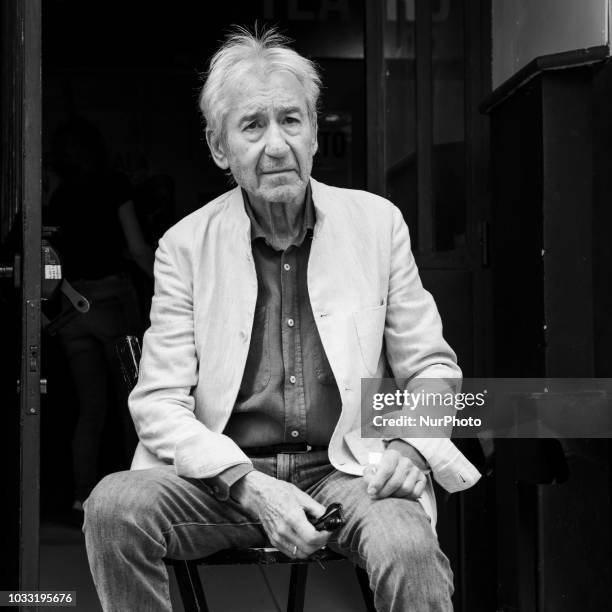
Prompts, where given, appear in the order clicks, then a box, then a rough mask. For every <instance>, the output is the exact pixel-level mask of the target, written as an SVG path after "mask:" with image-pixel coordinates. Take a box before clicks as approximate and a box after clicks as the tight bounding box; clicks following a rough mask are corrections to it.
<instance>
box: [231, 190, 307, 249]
mask: <svg viewBox="0 0 612 612" xmlns="http://www.w3.org/2000/svg"><path fill="white" fill-rule="evenodd" d="M240 191H241V192H242V199H243V201H244V209H245V211H246V214H247V215H248V217H249V220H250V221H251V242H253V241H254V240H256V239H257V238H263V239H264V240H265V241H266V243H267V244H270V242H269V236H268V235H267V234H266V232H265V230H264V229H263V228H262V227H261V225H260V223H259V221H257V217H256V216H255V211H254V210H253V207H252V206H251V202H250V200H249V194H248V193H247V192H246V191H245V190H244V189H241V190H240ZM315 223H316V212H315V207H314V203H313V201H312V189H311V188H310V181H308V186H307V187H306V194H305V197H304V215H303V217H302V227H301V228H300V232H299V233H298V235H297V237H296V239H295V241H294V244H296V245H300V244H301V243H302V242H303V240H304V237H305V236H312V233H313V231H314V226H315Z"/></svg>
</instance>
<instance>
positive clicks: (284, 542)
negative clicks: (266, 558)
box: [272, 539, 308, 559]
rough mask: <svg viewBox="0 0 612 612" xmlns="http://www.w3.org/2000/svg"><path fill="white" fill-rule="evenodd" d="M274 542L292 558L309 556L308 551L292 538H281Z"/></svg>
mask: <svg viewBox="0 0 612 612" xmlns="http://www.w3.org/2000/svg"><path fill="white" fill-rule="evenodd" d="M272 544H273V545H274V547H275V548H278V550H280V551H281V552H282V553H283V554H284V555H286V556H287V557H290V558H291V559H306V557H308V553H307V552H305V551H304V550H303V549H302V548H300V546H299V544H298V543H294V542H293V541H292V540H289V539H280V540H277V541H274V542H272Z"/></svg>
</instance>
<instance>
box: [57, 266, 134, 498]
mask: <svg viewBox="0 0 612 612" xmlns="http://www.w3.org/2000/svg"><path fill="white" fill-rule="evenodd" d="M71 284H72V285H73V287H74V288H75V289H76V290H77V291H78V292H79V293H80V294H81V295H83V296H84V297H86V298H87V299H88V300H89V302H90V309H89V312H87V313H84V314H79V315H77V316H75V317H74V318H73V319H72V320H71V321H70V322H69V323H68V324H67V325H65V326H64V327H63V328H61V329H60V330H59V332H58V339H59V342H60V345H61V347H62V350H63V351H64V353H65V355H66V360H67V363H68V368H69V370H70V374H71V377H72V379H73V383H74V388H75V392H76V398H77V403H78V416H77V422H76V427H75V430H74V435H73V438H72V459H73V466H74V467H73V470H74V486H75V491H74V498H75V500H78V501H81V502H82V501H83V500H85V499H86V498H87V496H88V495H89V493H90V492H91V490H92V489H93V487H94V486H95V485H96V483H97V481H98V479H99V477H100V474H99V470H98V466H99V457H100V450H101V449H100V445H101V441H102V431H103V429H104V425H105V423H106V419H107V416H108V415H109V413H110V410H111V409H113V408H114V407H116V408H117V412H118V413H119V418H120V422H121V429H122V431H121V432H118V433H119V434H120V435H119V436H118V439H120V440H121V444H120V447H119V448H117V451H118V452H120V453H122V454H123V455H124V457H123V463H124V464H125V467H126V468H127V467H129V462H130V461H131V458H132V455H133V452H134V449H135V448H136V443H137V436H136V432H135V430H134V426H133V423H132V419H131V417H130V415H129V411H128V408H127V388H126V386H125V384H124V383H123V380H122V376H121V368H120V365H119V361H118V358H117V355H116V353H115V343H116V342H117V340H118V339H120V338H121V337H123V336H125V335H128V334H129V335H139V334H140V331H141V329H140V316H139V309H138V302H137V298H136V293H135V291H134V287H133V285H132V283H131V282H130V281H129V280H128V279H127V277H124V276H123V275H113V276H107V277H105V278H102V279H99V280H77V281H72V282H71ZM115 439H117V438H115Z"/></svg>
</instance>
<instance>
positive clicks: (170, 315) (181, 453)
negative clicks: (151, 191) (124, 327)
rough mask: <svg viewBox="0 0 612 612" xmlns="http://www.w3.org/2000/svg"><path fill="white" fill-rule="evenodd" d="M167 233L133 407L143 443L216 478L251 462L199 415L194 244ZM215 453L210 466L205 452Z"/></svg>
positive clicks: (185, 469) (188, 471)
mask: <svg viewBox="0 0 612 612" xmlns="http://www.w3.org/2000/svg"><path fill="white" fill-rule="evenodd" d="M178 238H181V237H180V236H179V237H169V235H168V234H166V235H165V236H164V237H163V238H162V239H161V240H160V242H159V247H158V249H157V251H156V253H155V269H154V272H155V294H154V297H153V301H152V305H151V327H150V328H149V329H148V330H147V332H146V333H145V336H144V340H143V348H142V358H141V361H140V371H139V376H138V383H137V384H136V386H135V387H134V389H133V391H132V393H131V394H130V397H129V408H130V413H131V415H132V418H133V420H134V425H135V427H136V431H137V433H138V437H139V438H140V441H141V442H142V444H143V445H144V446H145V448H146V449H147V450H149V451H150V452H151V453H153V454H154V455H155V456H156V457H157V458H158V459H160V460H162V461H164V462H166V463H174V464H175V466H176V471H177V473H178V474H179V475H182V476H187V477H192V478H208V477H212V476H216V475H217V474H219V473H221V472H222V471H224V470H225V469H227V468H228V467H231V466H233V465H237V464H239V463H249V464H250V463H251V461H250V460H249V458H248V457H247V456H246V455H245V454H244V453H243V452H242V450H241V449H240V448H239V447H238V446H237V445H236V444H235V443H234V441H233V440H231V438H228V437H227V436H225V435H223V434H221V433H218V432H213V431H212V430H210V429H209V428H207V427H206V426H205V425H204V424H203V423H202V422H200V421H199V420H198V419H196V417H195V414H194V409H195V400H194V397H193V395H192V392H191V391H192V389H193V388H194V387H195V386H196V384H197V382H198V360H197V355H196V348H195V342H194V317H193V279H192V276H193V273H192V262H191V255H190V252H189V249H188V248H187V247H186V246H185V244H182V243H184V242H189V241H187V240H182V239H178ZM212 448H214V449H215V456H216V459H217V460H216V461H215V465H214V466H211V465H210V464H209V463H208V462H206V461H205V459H204V455H207V454H209V453H203V452H202V451H203V449H212Z"/></svg>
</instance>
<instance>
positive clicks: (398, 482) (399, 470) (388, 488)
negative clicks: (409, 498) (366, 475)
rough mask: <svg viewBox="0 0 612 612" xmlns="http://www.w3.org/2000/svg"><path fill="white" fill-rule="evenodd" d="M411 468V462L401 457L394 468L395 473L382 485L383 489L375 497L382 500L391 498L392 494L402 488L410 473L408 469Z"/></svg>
mask: <svg viewBox="0 0 612 612" xmlns="http://www.w3.org/2000/svg"><path fill="white" fill-rule="evenodd" d="M411 467H412V464H411V462H410V461H409V460H408V459H406V458H405V457H402V458H401V459H400V460H399V461H398V462H397V466H396V468H395V472H394V473H393V474H392V475H391V477H390V478H389V480H387V482H386V483H385V484H384V485H383V487H382V488H381V489H380V491H378V494H377V496H376V497H378V498H380V499H383V498H385V497H392V496H393V495H394V493H395V492H396V491H397V490H398V489H400V488H401V487H402V485H403V484H404V482H405V481H406V478H407V477H408V474H409V473H410V469H411Z"/></svg>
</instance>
